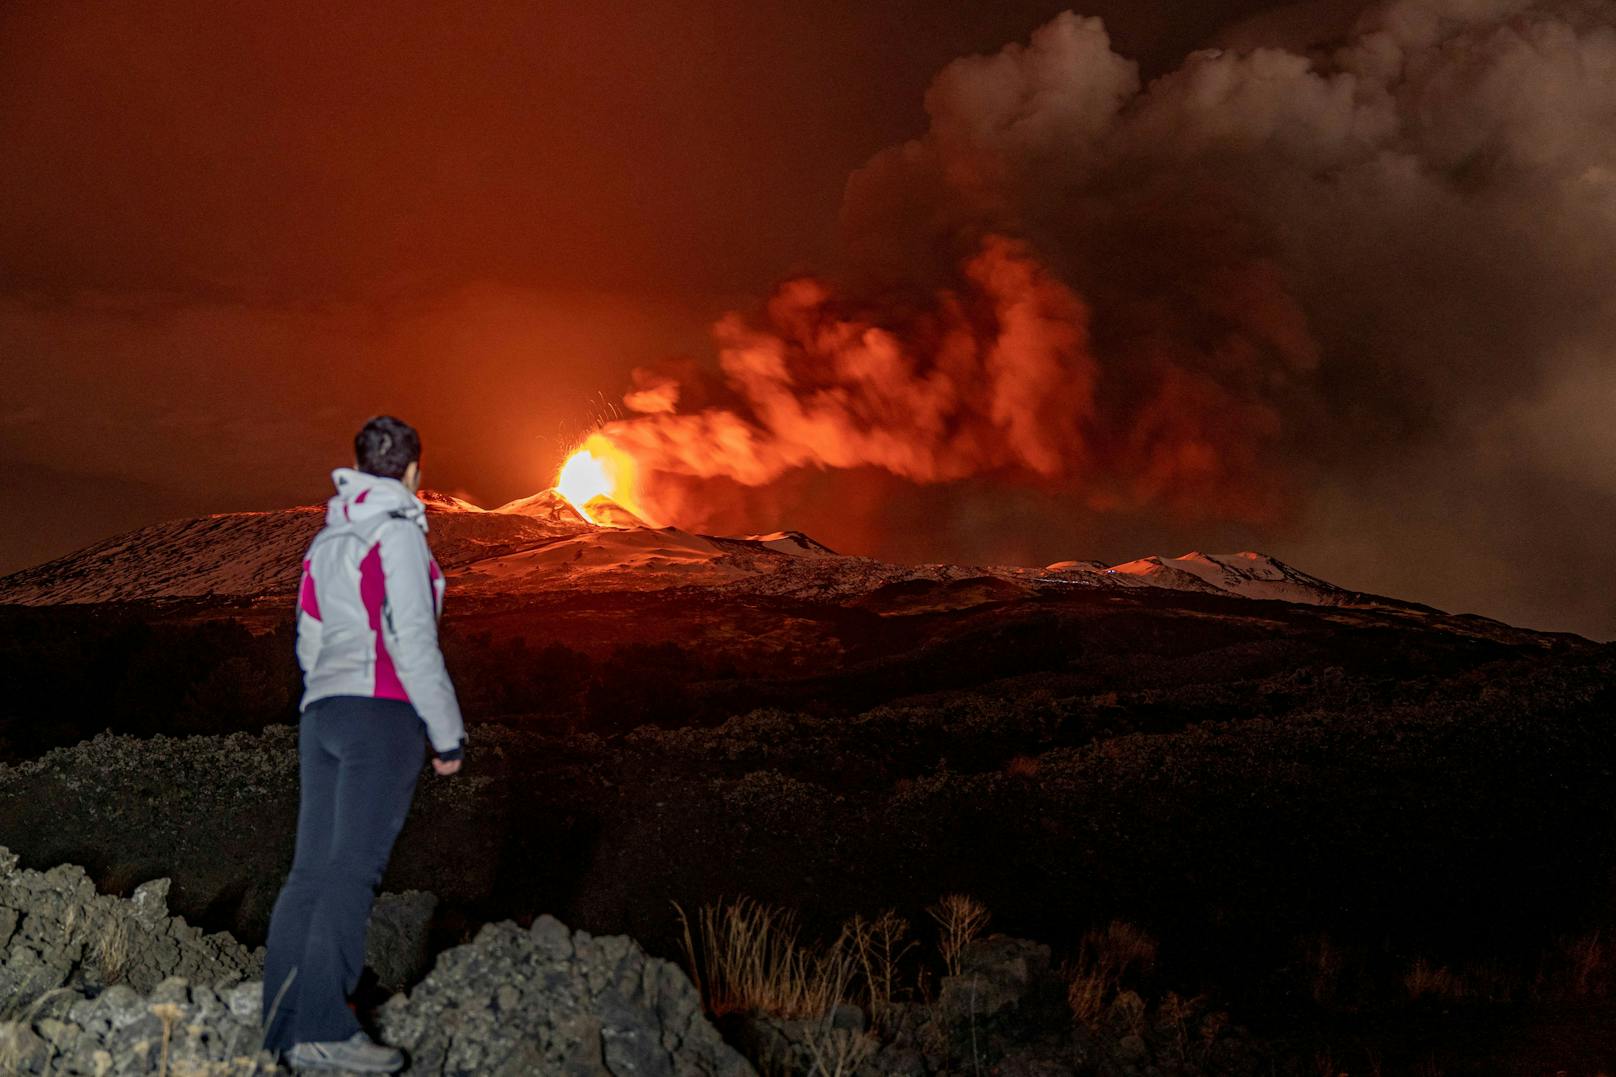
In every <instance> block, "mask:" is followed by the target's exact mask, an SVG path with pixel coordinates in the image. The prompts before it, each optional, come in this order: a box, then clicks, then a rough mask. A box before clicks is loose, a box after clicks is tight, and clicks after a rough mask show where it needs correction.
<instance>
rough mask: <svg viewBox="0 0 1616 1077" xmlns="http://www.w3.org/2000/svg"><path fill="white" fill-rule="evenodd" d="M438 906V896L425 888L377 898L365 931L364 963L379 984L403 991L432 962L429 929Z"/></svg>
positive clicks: (389, 988) (388, 988)
mask: <svg viewBox="0 0 1616 1077" xmlns="http://www.w3.org/2000/svg"><path fill="white" fill-rule="evenodd" d="M437 909H438V896H437V895H436V894H432V893H428V892H427V891H425V890H406V891H404V892H403V893H402V894H382V895H381V896H379V897H378V898H377V899H376V904H375V906H374V907H372V909H371V911H370V927H369V929H368V931H367V933H366V935H365V964H367V965H369V966H370V968H371V970H372V971H374V972H375V973H376V982H377V983H379V984H381V986H382V987H384V988H386V989H387V990H389V991H402V990H404V989H405V988H407V987H409V986H410V985H411V984H413V983H414V982H415V981H416V980H418V979H420V977H421V976H422V975H423V974H425V972H426V970H427V968H428V967H429V966H430V965H431V963H432V952H431V950H430V948H429V945H428V944H429V942H430V939H429V937H428V929H429V928H430V927H431V924H432V915H433V913H435V912H437Z"/></svg>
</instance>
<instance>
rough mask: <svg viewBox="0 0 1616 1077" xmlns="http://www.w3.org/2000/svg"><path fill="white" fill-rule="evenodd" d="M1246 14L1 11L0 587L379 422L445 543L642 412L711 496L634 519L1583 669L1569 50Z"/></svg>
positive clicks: (1590, 308) (1599, 194) (1603, 136)
mask: <svg viewBox="0 0 1616 1077" xmlns="http://www.w3.org/2000/svg"><path fill="white" fill-rule="evenodd" d="M1265 8H1268V5H1265V4H1260V3H1249V2H1241V3H1236V2H1228V0H1216V2H1212V3H1208V2H1203V0H1197V2H1193V3H1192V2H1188V0H1182V2H1181V0H1171V2H1169V0H1144V2H1134V0H1099V2H1095V3H1091V4H1088V5H1086V6H1085V7H1083V8H1081V9H1079V11H1078V12H1077V14H1078V15H1083V16H1097V17H1099V18H1100V19H1101V20H1103V25H1104V32H1108V33H1109V38H1108V39H1107V38H1106V37H1105V33H1104V32H1102V31H1101V30H1100V29H1099V24H1098V23H1094V24H1090V23H1086V22H1084V21H1083V20H1081V19H1077V18H1074V17H1071V16H1061V12H1062V11H1063V6H1062V5H1060V4H1057V3H1030V2H1010V3H1001V4H994V5H981V4H963V3H962V4H951V5H944V4H938V3H918V2H914V3H911V2H899V0H872V2H868V3H859V4H836V5H802V4H784V3H772V2H759V0H747V2H745V3H713V4H703V5H692V4H686V3H678V4H674V3H642V4H623V5H529V4H511V5H508V6H501V5H493V4H486V5H477V6H476V9H475V10H476V14H475V15H474V16H472V15H468V14H467V12H468V11H470V10H471V9H470V8H465V9H460V8H458V7H457V6H453V5H426V4H420V5H394V4H387V5H382V4H377V5H341V6H340V10H332V9H331V6H330V5H314V4H293V3H275V4H232V5H227V6H225V7H222V8H221V7H220V6H218V5H215V4H201V3H196V4H191V3H169V4H164V5H136V4H97V5H82V4H70V3H60V4H52V3H39V4H30V5H7V6H6V7H4V8H3V9H0V145H4V146H5V147H6V152H5V155H4V156H5V160H4V162H3V163H0V200H3V203H4V205H5V206H6V211H5V213H4V214H3V215H0V375H3V383H4V385H5V387H6V388H5V391H4V393H3V395H0V454H3V459H4V468H3V469H0V484H3V494H4V504H5V505H6V507H7V510H8V511H7V513H6V522H5V524H4V526H3V527H0V571H9V570H13V569H16V568H20V567H23V566H26V565H28V564H32V563H35V562H38V561H41V560H44V559H46V558H49V557H53V556H56V555H59V554H61V553H64V552H67V551H68V550H70V549H73V548H75V547H77V546H80V545H83V544H86V543H88V542H91V541H94V540H96V539H99V538H102V537H104V536H106V535H109V534H111V533H114V532H116V531H119V530H121V529H126V528H130V527H134V526H139V525H142V524H145V523H150V522H154V521H157V520H161V519H165V518H169V517H174V516H183V515H191V514H197V513H203V512H219V511H229V510H238V509H266V508H273V507H277V506H282V505H288V504H297V503H309V502H313V501H316V500H318V499H320V498H322V497H323V496H325V493H326V489H327V480H326V474H325V473H326V471H327V470H328V469H329V468H330V467H332V466H334V465H337V464H341V463H344V462H345V461H344V459H343V456H344V453H345V447H346V444H347V441H348V439H349V438H350V437H351V433H352V430H353V429H354V428H356V427H357V425H358V424H359V423H360V422H362V421H363V419H364V418H366V417H367V416H369V415H371V414H375V413H377V412H383V411H386V412H392V413H395V414H398V415H401V416H403V417H405V418H407V419H409V420H410V421H412V422H414V423H415V424H416V425H417V426H419V427H420V429H421V431H422V434H423V439H424V442H425V446H426V449H425V459H424V469H425V473H426V482H427V484H428V485H430V486H434V487H437V488H440V489H444V490H447V491H450V492H454V493H458V494H460V495H461V496H465V497H468V498H470V499H472V500H475V501H476V502H477V503H479V504H482V505H485V506H493V505H497V504H500V503H502V502H504V501H506V500H509V499H512V498H515V497H518V496H521V495H525V494H528V493H531V492H533V491H535V490H537V489H539V488H541V487H543V486H546V485H549V483H550V482H551V481H552V479H553V477H554V474H555V469H556V467H557V466H558V464H559V463H560V461H561V459H562V458H563V456H564V454H565V453H566V451H567V450H568V449H569V448H570V447H571V446H572V445H574V444H576V442H577V440H578V439H579V437H581V436H582V435H583V434H584V433H585V432H586V431H587V429H588V428H589V426H590V425H591V424H592V423H594V422H596V421H597V420H601V419H611V418H613V417H614V415H617V414H619V413H620V412H621V401H622V398H623V395H624V393H625V392H626V391H629V390H630V389H634V388H638V389H642V390H643V389H645V388H647V387H650V388H652V389H656V388H657V387H658V386H663V385H675V384H676V385H678V386H679V393H680V397H681V399H680V405H679V408H680V411H681V412H683V413H685V414H686V415H687V416H688V415H693V414H703V415H707V416H712V415H720V414H721V415H723V416H734V417H735V418H736V421H737V422H740V423H743V424H744V425H745V426H746V429H747V431H748V437H749V438H750V439H751V442H752V443H754V444H755V445H757V446H758V449H759V455H758V460H759V461H761V463H760V464H759V468H760V469H761V470H758V471H755V472H754V473H750V474H748V475H735V474H727V473H717V472H715V471H714V469H713V468H712V467H709V466H707V465H705V464H701V463H699V462H696V461H695V458H694V457H692V456H690V455H689V454H688V452H687V448H688V446H689V445H691V444H694V441H690V442H683V441H682V442H680V446H681V447H680V448H679V449H678V450H677V452H674V453H673V455H671V456H668V457H667V458H666V459H662V460H659V466H662V467H664V468H665V469H666V471H667V473H668V474H669V476H671V477H670V478H669V479H668V480H667V481H668V483H669V484H671V485H670V487H669V488H670V489H671V488H673V487H677V496H676V497H675V496H673V495H672V494H669V495H668V496H667V497H665V498H664V499H663V504H665V505H669V506H676V507H677V511H678V513H679V516H678V518H677V519H674V520H671V522H677V523H680V524H684V525H687V526H693V527H695V526H705V527H711V528H715V529H716V528H723V529H729V530H742V529H751V530H772V529H775V528H779V527H796V528H800V529H803V530H806V531H808V532H810V533H812V534H814V535H815V536H816V537H819V538H821V539H822V540H824V541H826V542H828V543H829V544H831V545H832V546H836V547H837V548H840V549H844V550H846V551H848V552H858V553H871V554H876V555H882V556H889V557H895V558H901V559H913V560H996V561H997V560H1014V561H1020V562H1024V563H1035V562H1045V561H1053V560H1057V559H1061V558H1069V557H1083V558H1090V557H1092V558H1103V559H1115V560H1121V559H1126V558H1131V557H1136V556H1142V555H1144V554H1148V553H1164V554H1180V553H1183V552H1185V551H1187V550H1189V549H1195V548H1200V549H1206V550H1208V551H1210V552H1223V551H1226V550H1233V549H1240V548H1257V549H1261V550H1264V551H1266V552H1269V553H1272V554H1274V555H1275V556H1278V557H1280V558H1282V559H1284V560H1286V561H1289V562H1291V563H1293V564H1296V565H1297V566H1298V567H1300V568H1302V569H1304V570H1306V571H1309V572H1312V573H1314V574H1316V575H1320V576H1323V577H1325V578H1328V579H1331V580H1334V581H1335V582H1338V583H1341V584H1343V585H1346V586H1352V587H1359V588H1364V589H1370V590H1377V591H1381V592H1384V593H1390V594H1395V595H1397V596H1399V597H1403V598H1409V599H1415V600H1420V601H1427V602H1431V603H1433V604H1436V605H1440V606H1443V607H1444V608H1450V609H1455V610H1461V611H1475V612H1481V613H1486V614H1489V615H1493V616H1499V617H1503V618H1505V619H1509V620H1513V621H1516V622H1518V623H1524V624H1528V625H1531V626H1534V627H1545V628H1565V629H1571V630H1576V631H1581V632H1584V633H1588V634H1592V635H1596V636H1600V637H1609V636H1612V635H1616V597H1613V596H1616V559H1612V558H1610V557H1609V556H1608V549H1609V545H1610V538H1609V536H1610V535H1611V534H1612V531H1613V527H1616V479H1613V477H1612V469H1611V461H1612V459H1613V458H1616V424H1612V423H1611V421H1610V415H1611V407H1612V405H1616V367H1613V365H1612V359H1611V356H1612V349H1613V347H1616V307H1613V306H1612V296H1613V295H1616V290H1613V289H1612V288H1611V287H1610V285H1611V284H1612V283H1613V282H1612V280H1611V270H1610V268H1609V251H1610V249H1611V245H1610V244H1611V241H1612V240H1613V239H1616V14H1613V8H1612V7H1611V6H1610V5H1604V6H1602V5H1600V4H1593V5H1584V4H1571V3H1569V2H1566V3H1562V4H1555V3H1546V4H1538V5H1535V6H1533V7H1532V8H1531V9H1530V10H1528V8H1527V6H1526V5H1524V4H1511V3H1502V2H1500V3H1492V4H1487V3H1484V4H1475V3H1471V4H1459V3H1458V2H1457V0H1447V2H1444V0H1422V2H1421V3H1414V2H1411V0H1401V2H1398V3H1393V4H1389V5H1378V6H1376V7H1373V8H1371V7H1369V6H1368V5H1363V4H1342V3H1324V4H1318V3H1314V4H1309V5H1303V6H1300V7H1294V8H1286V9H1284V10H1280V11H1274V10H1270V11H1267V12H1266V13H1260V12H1262V10H1263V9H1265ZM1208 45H1217V46H1227V47H1228V48H1226V49H1225V51H1223V52H1221V53H1213V52H1195V51H1194V50H1197V49H1201V48H1203V47H1205V46H1208ZM1254 45H1265V46H1271V48H1270V49H1268V50H1267V51H1263V52H1258V53H1256V54H1253V53H1251V52H1250V51H1249V47H1250V46H1254ZM1001 50H1005V51H1001ZM1192 53H1193V55H1192ZM968 57H977V59H974V60H971V59H966V60H961V58H968ZM1130 61H1133V62H1136V63H1137V66H1136V67H1135V66H1133V65H1132V64H1130ZM1153 80H1155V81H1153ZM805 274H814V275H815V283H814V285H813V287H814V288H816V289H818V290H817V291H811V292H804V291H802V290H801V289H798V290H797V291H795V292H792V291H790V287H789V286H787V289H786V290H785V291H781V290H779V289H780V288H781V285H782V282H784V281H788V280H792V279H796V278H800V277H801V276H802V275H805ZM771 297H773V298H772V300H771ZM782 297H784V298H782ZM1029 304H1030V306H1029ZM1028 310H1033V312H1034V313H1033V314H1032V315H1029V316H1028V317H1030V318H1031V321H1030V322H1029V323H1028V325H1029V326H1030V328H1029V327H1026V326H1024V327H1023V330H1018V331H1015V332H1012V331H1011V329H1010V328H1009V327H1011V326H1012V325H1015V324H1020V323H1019V322H1017V321H1016V319H1017V318H1018V317H1020V316H1021V315H1022V314H1025V312H1026V311H1028ZM731 311H734V312H738V313H737V314H735V315H734V316H733V317H732V318H731V319H730V320H729V321H728V322H726V323H725V325H726V326H727V328H725V327H722V326H721V327H720V328H719V329H718V330H717V331H716V332H715V328H714V327H715V324H716V323H718V322H719V321H720V319H722V318H724V317H725V316H726V314H727V313H728V312H731ZM827 327H836V328H837V329H838V330H845V333H844V336H845V337H846V338H847V339H848V340H853V339H857V340H860V341H865V342H867V341H868V339H869V338H868V337H867V336H864V335H860V334H864V333H865V331H867V330H869V329H871V328H872V327H874V328H876V329H878V330H879V331H880V332H882V333H886V334H888V335H890V336H891V338H892V339H893V340H895V341H896V342H897V343H896V344H895V345H894V347H896V348H897V349H898V351H899V352H900V353H901V354H902V355H904V356H906V357H907V359H906V360H905V361H906V362H907V363H908V364H909V365H908V366H903V364H899V366H900V367H903V371H904V373H903V376H904V377H905V378H911V377H912V379H913V382H912V384H914V385H920V384H924V385H926V386H929V387H931V388H933V389H935V388H936V387H937V386H938V385H940V384H942V383H940V382H937V381H936V380H927V378H928V377H930V374H931V373H932V372H935V371H937V370H953V371H954V372H953V373H952V374H950V375H949V378H951V379H952V380H948V379H946V378H945V379H944V381H947V385H946V386H944V389H946V390H947V391H946V392H943V390H938V392H943V395H944V396H946V397H947V398H948V400H949V403H947V404H946V405H939V408H940V410H939V412H938V415H937V416H936V417H935V422H930V423H929V424H928V423H927V422H923V421H921V420H920V419H916V418H914V417H913V409H909V408H907V406H904V407H903V408H901V409H900V410H903V411H904V413H905V414H903V415H895V414H889V412H891V411H892V409H893V408H894V407H897V406H898V405H897V404H895V403H894V402H895V401H897V402H902V401H907V400H910V399H911V396H910V395H908V394H907V390H906V392H905V393H899V394H897V395H894V391H893V390H892V389H891V384H888V383H884V384H883V385H882V386H877V387H872V386H871V385H870V384H868V383H867V382H866V381H862V380H861V381H859V382H858V384H856V385H851V384H850V383H849V382H848V381H847V375H846V372H845V370H843V369H842V367H841V366H838V364H839V363H842V362H843V357H845V356H846V355H847V354H848V352H847V351H846V346H844V344H841V343H838V344H835V345H834V346H833V345H830V344H825V343H824V341H825V339H826V332H827V331H828V330H827ZM1051 334H1053V335H1051ZM1034 338H1035V339H1034ZM838 339H841V338H838ZM883 339H884V338H883ZM1029 340H1031V342H1030V343H1029ZM950 341H953V342H955V343H957V344H959V346H960V347H962V348H966V349H967V350H970V349H975V351H974V352H973V353H972V354H973V356H974V358H971V359H970V360H969V361H966V360H960V361H959V362H960V363H963V364H964V366H959V367H957V368H956V367H950V366H949V364H950V363H952V362H954V360H953V359H950V358H949V357H950V356H953V355H955V354H956V353H955V351H951V350H950V345H949V344H948V342H950ZM861 346H862V345H861ZM772 348H778V349H779V350H780V353H781V354H784V355H786V356H787V367H788V368H789V369H790V370H791V371H792V372H793V374H794V376H795V378H796V380H795V382H794V384H793V390H792V392H793V393H795V394H799V395H798V399H829V398H831V397H834V398H835V399H837V400H841V401H847V400H849V399H851V403H850V404H848V405H847V409H846V410H845V412H844V413H839V414H841V419H840V420H839V421H842V422H843V423H844V427H845V428H839V430H838V431H837V432H830V433H822V434H820V433H815V434H812V435H811V436H812V437H820V436H823V437H824V438H826V439H829V440H828V441H827V442H826V443H825V444H814V445H810V446H808V447H803V445H802V444H800V440H801V439H802V438H803V437H805V436H809V435H804V434H803V432H802V429H803V428H804V427H805V423H804V421H802V417H801V416H798V415H796V413H795V412H793V413H792V414H793V415H794V416H795V420H792V419H782V418H780V417H779V415H778V413H777V412H774V414H775V417H774V418H770V414H771V407H772V405H771V403H770V401H769V400H768V399H767V392H768V391H769V390H768V389H767V388H765V389H758V388H757V387H756V386H755V385H754V386H751V387H750V388H749V387H748V386H747V385H745V384H741V381H738V380H737V375H736V371H737V370H744V369H751V368H748V367H747V366H746V364H747V362H748V360H746V359H744V358H741V359H736V358H735V357H736V356H742V355H743V354H744V355H752V356H754V357H755V356H756V355H757V354H760V352H759V349H762V350H763V351H764V352H769V354H774V352H772V351H769V349H772ZM1029 349H1030V350H1029ZM1039 349H1043V350H1042V351H1040V350H1039ZM726 353H728V354H729V356H730V358H729V359H725V360H724V364H725V365H724V369H725V370H726V371H727V372H728V376H727V377H726V376H724V375H720V374H719V373H717V364H718V362H719V361H720V358H721V357H722V356H724V355H725V354H726ZM1029 356H1030V357H1029ZM1007 357H1008V358H1007ZM1051 357H1053V358H1051ZM1029 364H1030V365H1029ZM1040 364H1042V365H1040ZM1050 364H1053V366H1051V365H1050ZM967 368H968V369H967ZM1056 368H1058V369H1056ZM1006 369H1010V370H1011V371H1012V373H1011V374H1006V373H1005V370H1006ZM636 371H637V372H638V373H636ZM1028 371H1030V373H1028ZM1017 372H1019V373H1017ZM895 377H896V376H895ZM742 380H744V379H742ZM910 384H911V383H910V382H905V385H910ZM815 392H817V393H822V394H829V396H824V397H810V393H815ZM860 394H865V396H862V397H861V396H860ZM973 394H975V395H973ZM964 397H971V399H969V400H964V399H961V398H964ZM928 399H933V400H935V399H941V398H940V397H937V396H935V395H934V396H932V397H928ZM702 409H707V410H705V411H703V410H702ZM810 419H812V416H810ZM793 421H795V422H796V425H795V426H793ZM703 422H706V420H703ZM817 422H818V420H817V419H814V420H813V421H811V422H807V423H806V428H811V430H813V431H821V430H822V428H821V426H819V425H816V424H817ZM848 424H850V425H848ZM711 426H712V424H711V423H707V424H706V426H704V427H703V431H704V432H702V433H701V434H700V436H701V437H706V436H708V434H707V433H706V432H705V431H707V430H709V429H710V428H711ZM619 429H620V431H621V437H622V438H623V439H624V441H625V442H626V443H638V444H642V445H652V444H656V445H660V446H662V448H661V449H659V450H658V451H659V452H666V451H668V450H667V449H666V445H667V432H668V431H670V430H674V429H675V427H674V426H672V425H670V423H669V416H666V415H659V414H655V413H654V414H652V415H650V416H649V418H642V419H633V418H632V417H630V418H629V421H628V422H627V423H626V424H624V425H622V426H620V427H619ZM677 429H678V430H680V431H681V433H680V434H679V437H685V438H696V437H697V434H696V433H693V432H692V428H691V427H689V426H688V425H687V426H685V427H679V428H677ZM872 429H880V430H882V431H886V432H888V433H890V437H889V438H886V439H885V440H881V439H872V438H871V437H870V436H869V435H870V431H871V430H872ZM636 439H639V440H638V442H636ZM888 441H896V442H899V443H901V445H902V448H903V451H902V452H901V453H898V452H896V451H895V450H894V449H893V448H892V446H891V445H890V444H887V442H888ZM827 446H834V451H833V450H832V448H827ZM917 446H918V448H917ZM697 448H698V449H699V448H702V446H697ZM708 448H710V446H708ZM646 451H649V450H646ZM689 451H692V452H693V451H695V450H689ZM675 457H677V459H675ZM764 464H767V466H766V467H765V466H764Z"/></svg>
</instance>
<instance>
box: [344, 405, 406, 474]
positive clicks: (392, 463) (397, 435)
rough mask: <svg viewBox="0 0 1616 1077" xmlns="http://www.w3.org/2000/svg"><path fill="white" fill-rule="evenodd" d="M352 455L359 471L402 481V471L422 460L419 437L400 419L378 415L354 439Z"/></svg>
mask: <svg viewBox="0 0 1616 1077" xmlns="http://www.w3.org/2000/svg"><path fill="white" fill-rule="evenodd" d="M353 452H354V460H355V461H357V462H358V464H359V470H360V471H363V472H366V473H367V474H370V475H380V476H382V477H383V478H386V479H402V478H403V477H404V471H405V469H406V468H408V467H409V466H410V465H411V464H413V463H415V462H416V461H417V460H419V459H421V435H420V434H417V433H416V432H415V427H413V426H411V425H410V424H409V423H407V422H405V421H404V420H402V419H395V418H393V417H392V416H391V415H378V416H376V417H375V418H374V419H372V420H370V422H368V423H366V424H365V426H364V429H362V430H360V431H359V433H357V434H355V435H354V439H353Z"/></svg>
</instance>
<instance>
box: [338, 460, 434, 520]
mask: <svg viewBox="0 0 1616 1077" xmlns="http://www.w3.org/2000/svg"><path fill="white" fill-rule="evenodd" d="M331 482H332V483H333V484H334V485H335V486H336V488H337V492H336V494H335V496H333V497H332V498H331V500H329V501H327V502H326V503H325V522H326V523H327V524H328V525H329V526H332V527H340V526H342V525H343V524H357V523H364V522H365V521H367V520H372V519H375V518H376V517H378V516H387V515H396V516H401V517H403V518H405V519H408V520H411V521H413V522H414V523H415V524H416V525H417V526H418V527H420V529H421V530H422V531H425V530H426V529H427V526H426V506H425V505H423V504H421V502H420V500H419V499H418V498H417V497H416V496H415V495H414V494H412V493H410V491H409V488H408V487H407V486H405V485H404V484H403V483H401V482H399V481H398V480H397V479H388V478H383V477H382V476H380V475H371V474H369V473H367V472H364V471H359V470H357V469H355V468H351V467H339V468H337V469H336V470H335V471H333V472H332V473H331Z"/></svg>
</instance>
